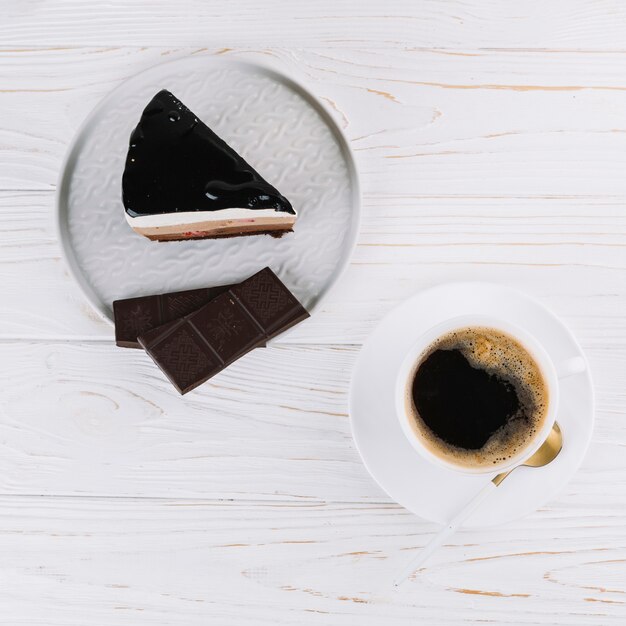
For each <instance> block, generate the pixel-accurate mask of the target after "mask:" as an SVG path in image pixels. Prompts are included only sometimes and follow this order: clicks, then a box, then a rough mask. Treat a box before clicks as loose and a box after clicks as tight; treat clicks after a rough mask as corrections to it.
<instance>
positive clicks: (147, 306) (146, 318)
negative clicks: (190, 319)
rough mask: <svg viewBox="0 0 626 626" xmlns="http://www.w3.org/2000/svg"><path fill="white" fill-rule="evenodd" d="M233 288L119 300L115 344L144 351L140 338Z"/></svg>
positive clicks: (115, 311)
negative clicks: (138, 338) (138, 339)
mask: <svg viewBox="0 0 626 626" xmlns="http://www.w3.org/2000/svg"><path fill="white" fill-rule="evenodd" d="M231 286H232V285H220V286H219V287H208V288H205V289H190V290H188V291H174V292H172V293H162V294H158V295H154V296H141V297H138V298H127V299H125V300H116V301H115V302H114V303H113V316H114V318H115V343H116V344H117V345H118V346H120V347H122V348H141V346H140V345H139V342H138V341H137V337H139V335H142V334H144V333H146V332H148V331H149V330H152V329H153V328H157V327H158V326H161V325H163V324H165V323H167V322H170V321H172V320H174V319H177V318H179V317H184V316H185V315H189V313H193V312H194V311H196V310H197V309H199V308H200V307H201V306H204V305H205V304H206V303H207V302H209V301H210V300H212V299H213V298H215V297H216V296H219V295H220V294H221V293H224V292H225V291H228V289H230V287H231Z"/></svg>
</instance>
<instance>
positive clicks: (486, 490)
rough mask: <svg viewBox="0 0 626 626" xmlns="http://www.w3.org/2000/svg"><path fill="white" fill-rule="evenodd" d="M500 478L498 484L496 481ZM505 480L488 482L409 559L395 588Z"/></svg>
mask: <svg viewBox="0 0 626 626" xmlns="http://www.w3.org/2000/svg"><path fill="white" fill-rule="evenodd" d="M498 478H500V480H498V482H496V479H498ZM504 478H506V474H498V476H496V477H495V478H494V479H493V480H490V481H489V482H488V483H487V484H486V485H485V486H484V487H483V488H482V489H481V490H480V491H479V492H478V493H477V494H476V495H475V496H474V497H473V498H472V499H471V500H470V501H469V502H468V503H467V504H466V505H465V506H464V507H463V508H462V509H461V510H460V511H459V512H458V513H457V514H456V515H455V516H454V517H453V518H452V520H450V522H448V524H447V525H446V526H444V527H443V528H442V529H441V530H440V531H439V532H438V533H437V534H436V535H435V536H434V537H433V538H432V539H431V540H430V541H429V542H428V543H427V544H426V545H425V546H424V547H423V548H422V549H421V550H420V551H419V553H418V554H417V555H416V556H415V557H414V558H413V559H411V561H410V562H409V563H408V564H407V566H406V567H405V568H404V570H402V573H401V574H400V575H399V576H398V577H396V579H395V580H394V581H393V584H394V586H395V587H397V586H398V585H399V584H400V583H402V582H404V581H405V580H406V579H407V578H408V577H409V576H410V575H411V574H412V573H413V572H414V571H415V570H417V569H419V568H420V567H421V566H422V565H424V563H425V562H426V561H427V560H428V558H429V557H430V556H431V554H432V553H433V552H435V550H436V549H437V548H438V547H439V546H440V545H441V544H443V542H444V541H445V540H446V539H447V538H448V537H450V536H451V535H453V534H454V533H455V532H456V531H457V529H458V528H459V526H461V525H462V524H463V522H464V521H465V520H466V519H467V518H468V517H469V516H470V515H471V514H472V513H473V512H474V511H475V510H476V508H477V507H478V505H479V504H480V503H481V502H482V501H483V500H484V499H485V498H486V497H487V496H488V495H489V494H490V493H491V492H492V491H494V490H495V488H496V487H497V486H498V485H499V484H500V483H501V482H502V480H504Z"/></svg>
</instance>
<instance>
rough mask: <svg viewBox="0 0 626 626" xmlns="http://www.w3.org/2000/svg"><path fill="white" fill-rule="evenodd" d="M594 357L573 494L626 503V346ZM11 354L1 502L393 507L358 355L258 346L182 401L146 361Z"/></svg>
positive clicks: (7, 356)
mask: <svg viewBox="0 0 626 626" xmlns="http://www.w3.org/2000/svg"><path fill="white" fill-rule="evenodd" d="M588 353H589V356H590V358H591V366H592V370H593V373H594V376H595V379H596V381H597V387H598V407H597V409H598V426H597V429H596V432H595V435H594V440H593V442H594V443H593V446H592V448H591V451H590V453H589V456H588V458H587V459H586V461H585V464H584V470H583V471H581V472H580V473H579V474H578V475H577V476H576V477H575V479H574V481H573V482H572V483H571V484H570V486H569V487H568V491H567V494H569V497H572V498H574V499H575V501H577V502H578V503H579V504H580V505H581V506H582V505H583V504H584V502H588V501H589V499H593V502H594V505H599V506H602V507H610V506H614V505H616V504H617V503H621V504H622V505H626V473H624V471H623V469H624V461H623V450H624V446H626V433H625V432H624V430H623V429H622V428H621V426H622V424H623V419H624V414H623V406H624V401H625V400H626V392H625V390H624V388H623V385H622V384H621V383H622V379H623V363H624V360H625V359H626V349H624V348H623V347H622V348H619V349H617V348H608V347H604V348H599V349H591V350H589V351H588ZM2 354H3V358H2V362H1V363H0V380H3V381H5V386H4V391H3V394H2V404H1V405H0V410H1V411H2V413H1V415H2V419H1V420H0V441H2V443H3V453H2V455H0V494H1V493H4V494H29V495H39V494H44V495H54V494H65V495H106V496H115V495H118V496H125V497H127V496H149V497H165V496H170V495H176V496H181V497H200V498H216V499H231V498H252V499H254V500H261V499H264V500H294V501H301V500H310V501H342V502H344V501H345V502H348V501H349V502H388V501H389V499H388V498H387V496H385V495H384V493H383V492H382V491H381V490H380V489H379V488H378V487H377V485H376V484H375V483H374V482H373V481H372V479H371V478H370V476H369V475H368V473H367V471H366V470H365V468H364V466H363V464H362V463H361V460H360V458H359V455H358V453H357V451H356V450H355V447H354V444H353V442H352V438H351V434H350V425H349V419H348V413H347V412H348V384H349V380H350V373H351V369H352V366H353V364H354V361H355V358H356V355H357V354H358V349H357V348H355V347H348V346H325V347H322V346H280V347H268V348H265V349H263V350H261V349H259V350H255V351H254V352H252V353H251V354H249V355H247V356H246V357H244V358H242V359H241V360H240V361H238V362H237V363H236V364H234V365H232V366H231V367H229V368H228V369H227V370H225V371H224V372H222V373H221V374H219V375H217V376H216V377H214V378H213V379H211V381H209V382H208V383H207V384H205V385H203V386H202V387H200V388H199V389H197V390H195V391H193V392H192V393H190V394H188V395H187V396H184V397H182V398H181V397H180V396H179V395H178V394H177V392H176V391H174V390H173V389H172V387H171V385H170V384H169V383H168V382H167V381H166V380H165V379H164V377H163V375H162V374H161V372H160V371H159V370H158V369H157V368H156V367H155V366H154V364H153V363H152V361H151V360H150V359H149V357H147V356H146V355H145V354H143V352H141V351H135V350H128V349H121V348H116V347H114V346H110V345H103V344H100V343H89V344H82V345H79V344H77V343H74V342H62V343H55V344H49V343H32V344H29V343H28V342H26V341H21V342H10V343H5V344H4V345H3V346H2ZM598 485H610V490H608V489H607V490H603V489H599V488H598Z"/></svg>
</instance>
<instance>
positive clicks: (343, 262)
mask: <svg viewBox="0 0 626 626" xmlns="http://www.w3.org/2000/svg"><path fill="white" fill-rule="evenodd" d="M189 61H192V62H193V63H199V62H200V61H203V62H205V63H213V64H216V65H222V66H224V67H227V66H229V65H230V66H231V67H238V68H243V69H245V70H247V71H253V72H254V71H256V72H263V73H265V74H267V75H269V76H271V77H272V78H273V79H274V80H276V81H278V82H280V83H282V84H284V85H286V86H287V87H289V88H291V89H293V90H294V91H295V92H296V93H298V94H299V95H300V96H301V97H302V98H303V99H304V100H305V101H306V102H307V103H308V104H309V105H310V106H311V107H313V109H314V110H315V111H316V112H317V113H318V115H319V116H320V117H321V118H322V121H323V122H324V123H325V124H326V125H327V126H328V128H329V129H330V131H331V133H332V134H333V136H334V137H335V138H336V140H337V142H338V144H339V149H340V152H341V154H342V156H343V158H344V159H345V161H346V166H347V170H348V177H349V178H350V182H351V186H352V198H351V215H352V219H351V222H350V227H349V230H348V231H347V233H346V238H345V240H344V246H343V251H342V255H341V258H340V260H339V262H338V263H337V267H336V270H335V272H334V274H333V276H332V278H331V279H330V281H329V282H328V283H327V285H326V287H325V289H323V290H322V291H321V293H320V294H319V296H318V298H317V299H316V301H315V303H314V304H313V305H312V306H311V308H310V311H309V313H313V312H314V311H316V310H317V309H318V308H319V307H320V304H321V303H322V302H323V301H324V300H325V299H326V297H327V296H328V294H329V293H330V292H331V291H332V290H333V289H334V288H335V287H336V286H337V284H338V283H339V281H340V279H341V278H342V277H343V275H344V273H345V272H346V270H347V269H348V266H349V265H350V259H351V258H352V254H353V253H354V249H355V248H356V243H357V237H358V234H359V229H360V224H361V185H360V180H359V173H358V170H357V167H356V161H355V158H354V153H353V151H352V148H351V147H350V142H349V141H348V138H347V137H346V135H345V133H344V132H343V129H342V128H341V127H340V126H339V125H338V124H337V122H336V121H335V120H334V119H333V117H332V116H331V114H330V113H329V111H328V109H327V107H326V106H325V105H324V104H323V103H322V102H321V101H320V100H319V98H318V97H317V96H315V95H314V94H313V93H312V92H311V91H309V89H307V88H306V87H305V86H304V85H303V84H302V83H300V81H299V80H297V79H296V78H294V77H293V75H292V74H291V73H289V72H287V71H285V69H284V68H282V67H279V66H277V65H276V64H272V63H267V62H265V61H264V62H261V61H258V60H256V59H255V60H251V59H224V58H220V57H216V56H215V55H206V56H204V55H202V56H200V55H198V56H193V57H192V56H185V57H181V58H180V59H173V60H171V61H166V62H164V63H157V64H156V65H152V66H150V67H148V68H146V69H145V70H142V71H140V72H137V73H135V74H133V75H132V76H130V77H128V78H126V79H125V80H123V81H122V82H121V83H120V84H119V85H117V86H116V87H115V88H114V89H112V90H111V91H109V92H108V94H107V95H105V96H104V97H103V98H102V99H101V100H100V101H99V102H98V104H96V106H95V107H94V108H93V109H92V110H91V111H90V112H89V113H88V114H87V117H85V119H84V120H83V121H82V122H81V123H80V125H79V127H78V130H77V131H76V133H75V134H74V137H73V138H72V141H71V142H70V145H69V147H68V149H67V151H66V153H65V156H64V158H63V162H62V164H61V169H60V173H59V177H58V181H57V187H56V193H55V201H54V205H55V219H54V223H55V234H56V237H57V241H58V242H59V245H60V248H61V257H62V259H63V263H64V265H65V267H67V268H68V271H69V273H70V275H71V276H72V278H73V279H74V280H75V281H76V283H77V284H78V286H79V287H80V289H81V291H82V293H83V295H84V296H85V298H86V299H87V301H88V302H89V304H90V305H91V307H92V309H93V310H94V311H95V312H96V313H97V314H98V316H99V317H100V318H101V319H102V320H104V321H105V322H107V323H108V324H109V325H110V326H112V325H113V317H112V311H111V309H110V308H109V307H107V306H106V304H105V303H104V302H102V300H101V299H100V298H99V297H98V295H97V294H96V292H95V291H94V289H93V287H92V286H91V284H90V282H89V280H88V279H87V277H86V275H85V273H84V272H83V271H82V270H81V269H80V267H79V264H78V261H77V259H76V256H75V253H74V249H73V247H72V245H71V242H70V238H69V231H68V228H67V215H68V202H67V198H68V197H69V196H68V193H67V192H68V191H69V184H70V183H69V172H70V170H72V169H73V167H74V164H75V163H76V160H77V158H78V155H79V153H80V149H81V146H82V144H83V143H84V141H85V137H86V133H87V131H88V129H89V126H90V125H91V123H92V121H93V120H94V119H96V118H97V117H98V116H99V115H100V113H101V112H102V111H104V110H105V109H106V107H107V106H108V104H109V102H110V101H111V100H113V99H114V98H115V97H116V96H117V95H118V92H121V91H122V90H123V89H124V88H125V87H126V86H127V84H128V83H129V82H130V81H132V80H133V79H134V78H136V77H137V76H140V75H144V74H147V73H150V72H158V71H159V69H160V68H161V67H163V66H170V65H176V64H180V65H184V64H185V63H188V62H189Z"/></svg>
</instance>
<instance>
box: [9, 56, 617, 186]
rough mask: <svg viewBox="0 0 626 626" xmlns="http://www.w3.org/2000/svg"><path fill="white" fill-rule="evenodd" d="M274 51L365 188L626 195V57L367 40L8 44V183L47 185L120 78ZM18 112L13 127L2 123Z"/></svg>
mask: <svg viewBox="0 0 626 626" xmlns="http://www.w3.org/2000/svg"><path fill="white" fill-rule="evenodd" d="M219 53H222V54H223V56H226V57H231V58H243V59H253V60H254V59H257V60H260V61H264V60H265V61H270V62H272V63H274V64H276V65H278V66H279V67H281V68H282V69H283V70H286V71H288V72H290V73H292V74H293V75H294V76H295V77H296V78H299V79H300V80H302V81H304V82H305V83H306V84H307V85H308V86H309V87H310V88H311V89H313V91H314V92H315V93H316V95H317V96H319V97H320V98H321V100H322V101H323V102H326V104H327V105H328V106H329V108H330V110H331V112H333V114H334V115H335V117H336V119H337V121H338V122H339V123H340V124H341V125H343V126H344V128H345V130H346V133H347V135H348V138H349V139H350V140H351V142H352V146H353V148H354V150H355V151H356V154H357V158H358V165H359V169H360V172H361V175H362V180H363V191H364V194H365V196H366V197H367V196H369V195H373V194H385V195H390V194H399V195H426V196H431V195H449V194H455V195H459V194H461V195H488V196H489V195H498V196H502V195H504V196H528V195H540V196H546V195H560V196H563V195H565V196H572V195H589V194H594V195H598V194H601V195H604V194H606V195H626V182H625V181H624V177H623V176H621V172H622V171H623V170H624V167H625V163H626V159H625V157H624V154H625V148H626V87H625V86H624V81H623V76H624V73H625V72H626V54H621V53H616V52H598V53H594V54H593V55H590V56H592V58H593V63H594V65H593V67H594V71H593V73H590V72H589V71H588V69H587V65H585V64H584V63H581V55H580V53H578V52H575V51H563V52H555V53H553V52H542V51H534V52H533V51H510V50H505V51H502V50H488V51H475V52H472V53H470V54H469V55H468V56H460V57H459V56H455V55H446V54H439V53H437V52H436V51H432V50H422V49H415V50H414V49H394V50H392V51H389V52H388V53H385V56H384V61H383V60H381V56H380V55H379V54H377V53H376V52H375V51H372V50H369V49H367V48H364V49H361V50H346V49H344V48H336V47H335V48H322V49H304V50H296V51H294V50H291V49H285V48H272V49H267V50H259V49H244V50H229V51H226V52H222V50H221V49H219V48H212V49H210V50H203V49H197V48H184V49H172V48H147V49H136V48H128V47H122V48H87V49H84V48H70V49H67V50H66V49H62V50H58V49H54V48H53V49H46V48H41V49H34V50H24V51H21V50H14V49H10V48H9V49H1V48H0V72H2V76H3V86H2V90H1V91H0V110H1V111H2V114H3V119H4V120H5V121H4V122H3V123H2V124H0V142H1V145H3V146H6V148H7V149H5V150H3V151H0V189H52V188H54V186H55V184H56V180H57V177H58V171H59V167H60V165H61V161H62V158H63V156H64V154H65V152H66V149H67V147H68V144H69V141H70V140H71V138H72V137H73V135H74V133H75V132H76V129H77V128H78V125H79V123H80V122H81V121H82V119H83V118H84V117H86V116H87V114H88V113H89V112H90V111H91V109H92V108H93V107H94V106H95V105H96V104H97V103H98V102H99V101H100V100H101V99H102V97H103V96H104V95H105V94H106V93H108V92H109V91H110V90H111V89H112V88H113V87H114V86H115V85H117V84H119V83H120V82H121V81H122V80H123V79H124V78H128V77H130V76H132V75H133V74H136V73H137V72H140V71H141V70H143V69H145V68H147V67H150V66H151V65H153V64H155V63H159V62H162V61H166V60H168V59H175V58H178V57H181V56H186V55H189V54H198V55H210V54H219ZM7 120H10V124H7Z"/></svg>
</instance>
